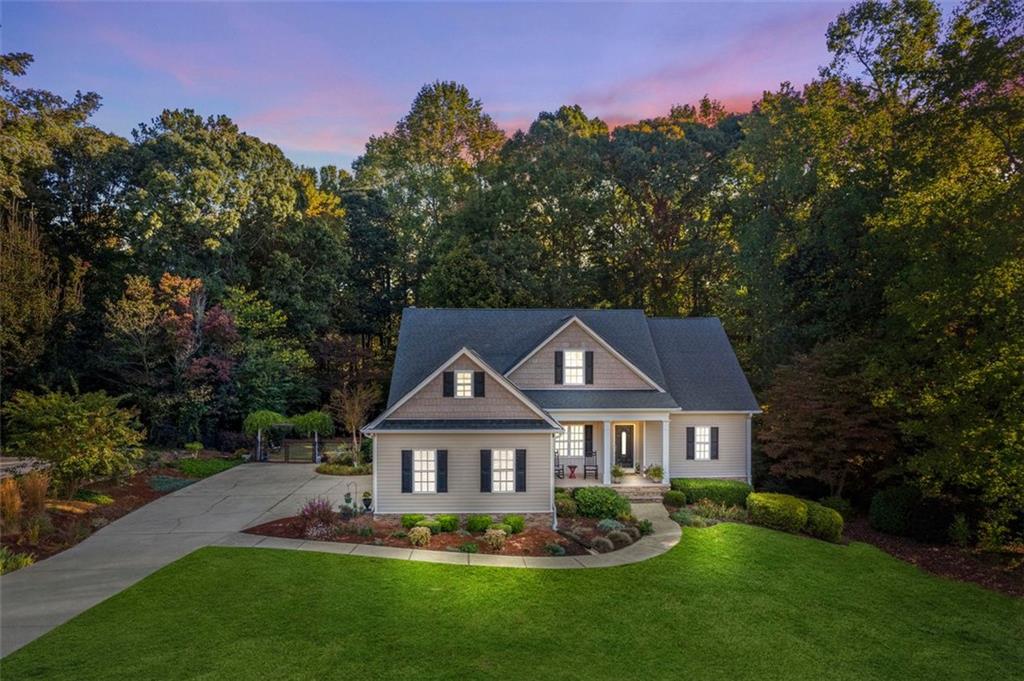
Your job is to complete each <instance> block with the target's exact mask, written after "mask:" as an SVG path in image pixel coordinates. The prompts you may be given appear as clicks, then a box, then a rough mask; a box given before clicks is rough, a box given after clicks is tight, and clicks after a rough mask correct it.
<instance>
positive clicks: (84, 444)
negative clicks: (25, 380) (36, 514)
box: [5, 390, 144, 498]
mask: <svg viewBox="0 0 1024 681" xmlns="http://www.w3.org/2000/svg"><path fill="white" fill-rule="evenodd" d="M6 412H7V443H6V446H7V447H8V448H9V451H8V452H5V453H10V454H13V455H15V456H18V455H30V456H36V457H39V458H42V459H46V460H47V461H50V462H51V464H52V465H51V467H50V475H51V477H52V481H53V483H54V485H55V486H56V487H57V488H58V489H60V490H61V491H62V492H63V493H64V494H65V495H66V496H67V497H68V498H70V497H71V496H73V495H74V493H75V492H76V491H77V490H78V487H79V486H80V485H81V484H82V483H83V482H84V481H86V480H90V479H93V478H101V477H108V476H114V475H119V474H121V473H124V472H126V471H129V470H131V468H132V464H133V462H135V461H136V460H137V459H139V458H140V457H141V456H142V447H141V444H142V440H143V435H144V434H143V431H142V428H141V426H140V425H139V421H138V412H136V411H135V410H130V409H121V408H119V407H118V399H117V398H114V397H110V396H108V395H107V394H106V393H104V392H93V393H82V394H79V395H71V394H68V393H64V392H48V393H44V394H42V395H33V394H32V393H29V392H25V391H23V390H19V391H16V392H15V393H14V396H13V397H12V398H11V399H10V400H8V402H7V404H6Z"/></svg>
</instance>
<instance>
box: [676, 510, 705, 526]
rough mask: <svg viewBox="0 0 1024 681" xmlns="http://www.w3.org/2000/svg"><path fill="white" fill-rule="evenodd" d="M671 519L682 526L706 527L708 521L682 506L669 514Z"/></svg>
mask: <svg viewBox="0 0 1024 681" xmlns="http://www.w3.org/2000/svg"><path fill="white" fill-rule="evenodd" d="M669 517H670V518H672V520H674V521H676V522H677V523H679V524H680V525H682V526H683V527H707V526H708V522H707V521H706V520H705V519H704V518H701V517H700V516H699V515H697V514H696V513H694V512H693V511H691V510H690V509H688V508H682V509H679V510H678V511H676V512H675V513H673V514H672V515H671V516H669Z"/></svg>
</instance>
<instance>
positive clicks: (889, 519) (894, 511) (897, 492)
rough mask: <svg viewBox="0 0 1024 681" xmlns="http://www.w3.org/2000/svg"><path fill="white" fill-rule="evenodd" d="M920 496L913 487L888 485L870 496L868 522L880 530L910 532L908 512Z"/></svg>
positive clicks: (904, 533)
mask: <svg viewBox="0 0 1024 681" xmlns="http://www.w3.org/2000/svg"><path fill="white" fill-rule="evenodd" d="M919 498H920V493H919V492H918V491H917V490H916V489H914V488H913V487H908V486H900V487H890V488H889V489H883V490H882V491H881V492H877V493H876V494H875V496H873V497H872V498H871V508H870V509H868V522H869V523H870V524H871V527H873V528H875V529H876V530H878V531H880V532H887V533H888V534H895V535H899V536H906V535H908V534H909V533H910V513H911V511H913V509H914V505H915V504H916V503H917V500H918V499H919Z"/></svg>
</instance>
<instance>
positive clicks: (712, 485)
mask: <svg viewBox="0 0 1024 681" xmlns="http://www.w3.org/2000/svg"><path fill="white" fill-rule="evenodd" d="M672 489H674V490H677V491H679V492H683V493H684V494H686V501H687V503H690V504H693V503H696V502H697V501H699V500H700V499H710V500H711V501H715V502H718V503H720V504H725V505H726V506H744V505H745V504H746V503H747V495H748V494H750V493H751V492H752V491H753V490H752V489H751V487H750V485H748V484H747V483H745V482H741V481H739V480H716V479H713V478H672Z"/></svg>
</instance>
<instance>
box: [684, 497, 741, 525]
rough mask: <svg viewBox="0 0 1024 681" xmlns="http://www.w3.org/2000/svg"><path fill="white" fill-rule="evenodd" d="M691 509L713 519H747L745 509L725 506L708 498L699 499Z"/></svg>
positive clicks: (732, 520) (730, 520)
mask: <svg viewBox="0 0 1024 681" xmlns="http://www.w3.org/2000/svg"><path fill="white" fill-rule="evenodd" d="M692 510H693V512H694V513H696V514H697V515H699V516H701V517H702V518H711V519H713V520H726V521H729V522H737V521H741V520H746V519H747V511H746V509H742V508H740V507H739V506H726V505H725V504H719V503H716V502H714V501H711V500H710V499H700V500H699V501H698V502H697V503H696V504H694V505H693V509H692Z"/></svg>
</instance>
